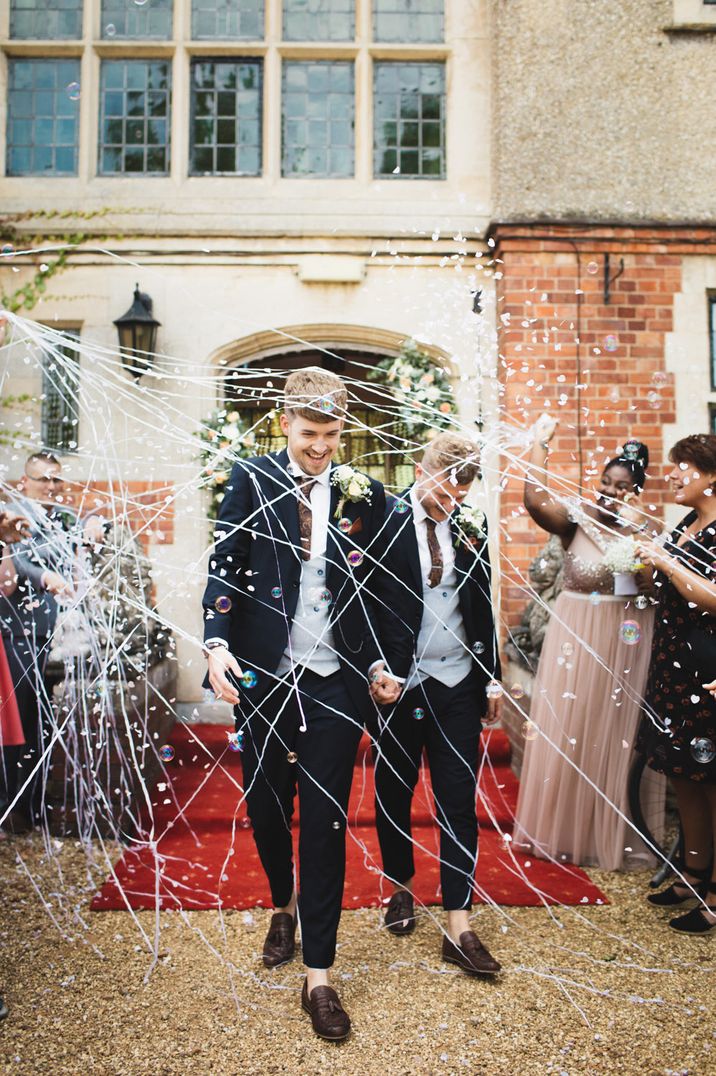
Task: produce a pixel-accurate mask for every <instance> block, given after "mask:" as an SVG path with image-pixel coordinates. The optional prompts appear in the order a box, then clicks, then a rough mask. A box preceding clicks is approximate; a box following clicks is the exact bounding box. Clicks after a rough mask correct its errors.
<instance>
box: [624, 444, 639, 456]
mask: <svg viewBox="0 0 716 1076" xmlns="http://www.w3.org/2000/svg"><path fill="white" fill-rule="evenodd" d="M622 454H623V456H624V459H626V460H637V459H638V458H639V444H638V442H637V441H626V442H625V443H624V448H623V449H622Z"/></svg>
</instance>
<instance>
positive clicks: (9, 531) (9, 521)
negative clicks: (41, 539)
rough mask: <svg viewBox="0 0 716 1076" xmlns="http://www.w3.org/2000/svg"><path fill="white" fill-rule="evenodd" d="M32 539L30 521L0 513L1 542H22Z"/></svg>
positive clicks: (22, 517)
mask: <svg viewBox="0 0 716 1076" xmlns="http://www.w3.org/2000/svg"><path fill="white" fill-rule="evenodd" d="M29 537H30V521H29V519H25V517H24V516H16V515H11V514H10V512H0V542H7V543H8V545H9V544H11V543H12V542H21V541H22V540H23V539H25V538H29Z"/></svg>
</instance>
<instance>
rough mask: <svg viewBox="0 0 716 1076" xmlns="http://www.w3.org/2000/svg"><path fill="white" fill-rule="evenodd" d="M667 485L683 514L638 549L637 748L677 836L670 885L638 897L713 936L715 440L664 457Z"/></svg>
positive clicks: (681, 446)
mask: <svg viewBox="0 0 716 1076" xmlns="http://www.w3.org/2000/svg"><path fill="white" fill-rule="evenodd" d="M669 459H670V460H671V461H672V463H673V464H674V468H673V470H672V471H671V472H670V474H669V476H668V479H669V482H670V484H671V487H672V491H673V495H674V501H675V502H676V503H677V504H678V505H682V506H683V507H684V508H688V509H689V512H688V515H686V516H685V517H684V518H683V519H682V520H681V522H680V523H679V525H678V526H677V528H676V529H675V530H674V531H673V532H672V534H671V535H670V537H669V539H668V540H667V541H666V543H664V544H663V545H662V544H659V543H657V542H653V541H642V542H640V543H639V544H638V547H637V548H638V555H639V556H640V558H641V560H642V561H643V562H644V564H646V565H650V566H651V567H652V568H653V569H654V571H655V580H654V582H655V587H656V594H657V596H658V602H659V607H658V609H657V611H656V624H655V628H654V641H653V644H652V657H651V664H650V667H649V675H648V679H647V686H646V699H645V707H644V716H643V718H642V723H641V727H640V729H639V736H638V740H637V747H638V749H640V750H641V751H643V753H644V754H645V755H646V758H647V762H648V764H649V765H650V766H651V767H652V769H654V770H658V771H659V772H660V773H665V774H667V775H668V776H669V777H670V779H671V782H672V784H673V786H674V791H675V793H676V800H677V804H678V808H679V815H680V818H681V825H682V829H683V835H684V857H685V858H684V862H683V863H682V864H681V865H680V866H681V873H680V875H679V881H677V882H674V883H673V885H670V886H669V887H668V888H667V889H665V890H663V891H662V892H660V893H655V894H652V895H651V896H649V897H648V900H649V901H650V903H651V904H654V905H656V906H657V907H672V906H674V905H679V904H683V903H684V902H685V901H687V900H691V899H693V898H694V897H698V898H700V899H699V902H698V904H697V906H696V907H694V908H692V910H691V911H690V912H688V913H687V914H686V915H680V916H678V917H677V918H675V919H672V920H671V921H670V922H669V926H670V927H672V929H673V930H676V931H678V932H679V933H681V934H708V933H710V932H711V931H712V930H716V866H715V864H716V855H715V854H714V851H715V848H714V844H715V838H716V699H715V698H714V697H713V696H712V695H711V694H710V693H709V692H708V691H707V690H706V689H705V687H704V683H705V681H707V680H710V679H711V678H712V676H713V671H712V670H713V668H714V665H715V664H716V435H714V434H699V435H693V436H691V437H685V438H683V439H682V440H681V441H677V443H676V444H675V445H674V447H673V448H672V450H671V452H670V453H669Z"/></svg>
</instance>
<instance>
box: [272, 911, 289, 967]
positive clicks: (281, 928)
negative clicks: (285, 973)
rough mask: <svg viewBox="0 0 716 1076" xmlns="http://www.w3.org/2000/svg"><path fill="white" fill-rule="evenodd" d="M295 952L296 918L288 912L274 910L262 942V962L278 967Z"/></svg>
mask: <svg viewBox="0 0 716 1076" xmlns="http://www.w3.org/2000/svg"><path fill="white" fill-rule="evenodd" d="M295 952H296V920H295V919H294V918H293V916H292V915H289V914H288V912H274V914H273V915H272V916H271V923H270V926H269V929H268V934H267V935H266V941H265V942H264V964H265V965H266V967H267V968H278V967H280V965H281V964H286V963H287V962H288V961H289V960H291V959H292V958H293V955H294V953H295Z"/></svg>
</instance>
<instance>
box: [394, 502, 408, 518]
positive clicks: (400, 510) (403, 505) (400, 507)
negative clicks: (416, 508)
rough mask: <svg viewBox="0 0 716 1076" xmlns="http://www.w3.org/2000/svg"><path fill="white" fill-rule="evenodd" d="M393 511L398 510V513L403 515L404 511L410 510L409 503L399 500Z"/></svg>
mask: <svg viewBox="0 0 716 1076" xmlns="http://www.w3.org/2000/svg"><path fill="white" fill-rule="evenodd" d="M393 511H394V512H397V513H398V515H402V514H403V512H407V511H408V505H407V504H406V503H405V501H401V500H397V501H396V502H395V504H394V505H393Z"/></svg>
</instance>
